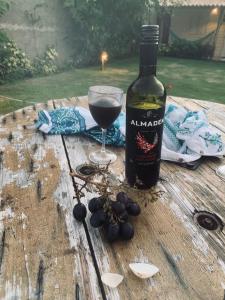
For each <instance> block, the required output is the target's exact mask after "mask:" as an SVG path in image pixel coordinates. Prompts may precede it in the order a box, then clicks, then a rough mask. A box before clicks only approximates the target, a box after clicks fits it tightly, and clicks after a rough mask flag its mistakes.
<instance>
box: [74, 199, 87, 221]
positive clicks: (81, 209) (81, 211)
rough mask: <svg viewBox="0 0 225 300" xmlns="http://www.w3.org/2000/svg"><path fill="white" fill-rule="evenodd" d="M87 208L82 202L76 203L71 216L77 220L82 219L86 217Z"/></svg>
mask: <svg viewBox="0 0 225 300" xmlns="http://www.w3.org/2000/svg"><path fill="white" fill-rule="evenodd" d="M86 215H87V209H86V207H85V205H84V204H82V203H78V204H76V205H75V206H74V208H73V216H74V218H75V219H76V220H77V221H80V222H81V221H83V220H84V219H85V218H86Z"/></svg>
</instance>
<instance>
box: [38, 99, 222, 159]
mask: <svg viewBox="0 0 225 300" xmlns="http://www.w3.org/2000/svg"><path fill="white" fill-rule="evenodd" d="M36 127H37V128H38V129H39V130H41V131H43V132H44V133H48V134H65V135H69V134H78V133H79V134H83V135H86V136H89V137H91V138H93V139H95V140H97V141H98V142H101V129H100V128H99V127H98V126H97V124H96V122H95V121H94V119H93V118H92V116H91V114H90V112H89V110H87V109H85V108H83V107H76V108H59V109H56V110H52V111H50V112H48V111H46V110H43V111H40V112H39V119H38V122H37V123H36ZM106 144H107V145H113V146H124V145H125V114H124V113H121V114H120V116H119V117H118V118H117V120H116V121H115V122H114V123H113V125H112V126H111V127H110V128H109V129H108V130H107V136H106ZM224 154H225V145H224V143H223V142H222V139H221V135H220V132H219V131H218V130H217V129H215V128H213V127H212V126H211V125H210V124H209V122H208V120H207V117H206V114H205V112H204V111H198V112H190V111H187V110H185V109H184V108H183V107H179V106H175V105H173V104H168V105H167V106H166V111H165V118H164V130H163V143H162V159H163V160H170V161H176V162H177V161H178V162H191V161H195V160H197V159H199V158H200V157H201V156H222V155H224Z"/></svg>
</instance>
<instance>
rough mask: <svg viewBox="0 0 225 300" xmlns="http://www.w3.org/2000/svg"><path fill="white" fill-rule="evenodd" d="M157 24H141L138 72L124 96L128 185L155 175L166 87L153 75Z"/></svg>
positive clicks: (151, 180)
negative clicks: (125, 97)
mask: <svg viewBox="0 0 225 300" xmlns="http://www.w3.org/2000/svg"><path fill="white" fill-rule="evenodd" d="M158 44H159V26H158V25H143V26H142V28H141V40H140V72H139V76H138V78H137V79H136V80H135V81H134V82H133V83H132V84H131V85H130V87H129V88H128V91H127V99H126V162H125V164H126V165H125V173H126V179H127V182H128V184H129V185H131V186H135V187H137V188H139V189H148V188H150V187H152V186H154V185H155V184H156V183H157V181H158V179H159V171H160V158H161V145H162V134H163V118H164V112H165V102H166V90H165V88H164V86H163V84H162V83H161V82H160V81H159V80H158V79H157V78H156V65H157V50H158Z"/></svg>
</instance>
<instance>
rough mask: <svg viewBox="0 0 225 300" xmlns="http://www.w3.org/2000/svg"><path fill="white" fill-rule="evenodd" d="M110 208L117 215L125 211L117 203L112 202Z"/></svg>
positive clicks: (120, 204) (119, 203)
mask: <svg viewBox="0 0 225 300" xmlns="http://www.w3.org/2000/svg"><path fill="white" fill-rule="evenodd" d="M111 207H112V209H113V211H114V212H115V213H116V214H117V215H120V214H122V213H123V212H124V211H125V205H124V204H123V203H121V202H119V201H113V202H112V204H111Z"/></svg>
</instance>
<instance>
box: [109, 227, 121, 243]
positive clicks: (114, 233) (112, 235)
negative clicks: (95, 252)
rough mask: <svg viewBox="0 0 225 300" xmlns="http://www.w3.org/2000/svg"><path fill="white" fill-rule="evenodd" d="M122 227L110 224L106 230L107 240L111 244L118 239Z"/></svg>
mask: <svg viewBox="0 0 225 300" xmlns="http://www.w3.org/2000/svg"><path fill="white" fill-rule="evenodd" d="M119 233H120V226H119V224H117V223H110V224H109V225H108V227H107V229H106V238H107V240H108V241H109V242H114V241H115V240H117V239H118V237H119Z"/></svg>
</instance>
